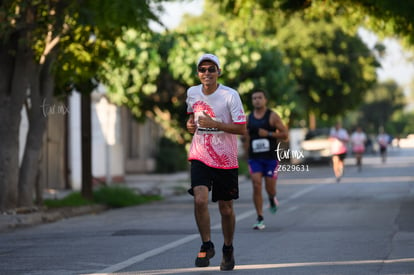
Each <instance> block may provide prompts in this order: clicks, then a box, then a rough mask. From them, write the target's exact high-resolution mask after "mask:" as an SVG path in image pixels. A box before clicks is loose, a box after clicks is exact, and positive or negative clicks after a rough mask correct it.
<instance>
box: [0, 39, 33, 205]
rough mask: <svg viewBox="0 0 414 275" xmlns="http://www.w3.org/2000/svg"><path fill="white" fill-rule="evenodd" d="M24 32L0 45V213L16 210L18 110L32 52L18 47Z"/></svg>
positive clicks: (24, 88) (27, 81) (21, 45)
mask: <svg viewBox="0 0 414 275" xmlns="http://www.w3.org/2000/svg"><path fill="white" fill-rule="evenodd" d="M22 37H25V34H24V32H20V33H15V34H13V35H12V36H11V37H10V39H9V40H8V41H7V42H6V43H0V76H1V77H0V118H1V121H2V123H0V141H1V146H0V209H1V210H2V211H4V210H6V209H11V208H15V207H16V206H17V184H18V178H19V129H20V120H21V109H22V106H23V103H24V100H25V97H26V91H27V87H28V85H29V78H28V76H29V75H30V69H29V64H28V62H30V61H31V59H32V55H31V51H29V50H27V48H25V45H24V43H18V41H20V39H21V38H22Z"/></svg>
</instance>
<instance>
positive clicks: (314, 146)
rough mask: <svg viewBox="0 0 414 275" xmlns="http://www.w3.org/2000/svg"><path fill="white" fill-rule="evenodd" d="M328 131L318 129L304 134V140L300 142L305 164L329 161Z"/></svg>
mask: <svg viewBox="0 0 414 275" xmlns="http://www.w3.org/2000/svg"><path fill="white" fill-rule="evenodd" d="M329 131H330V130H329V128H320V129H315V130H310V131H308V132H307V133H306V135H305V139H304V140H303V141H302V142H301V150H302V152H303V160H304V161H305V162H306V161H307V162H309V161H321V162H322V161H330V160H331V141H330V139H329Z"/></svg>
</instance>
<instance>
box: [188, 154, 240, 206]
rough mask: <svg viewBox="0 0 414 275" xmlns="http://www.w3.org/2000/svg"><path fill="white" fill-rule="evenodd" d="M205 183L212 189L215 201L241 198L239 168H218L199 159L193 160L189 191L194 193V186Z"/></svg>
mask: <svg viewBox="0 0 414 275" xmlns="http://www.w3.org/2000/svg"><path fill="white" fill-rule="evenodd" d="M200 185H204V186H207V187H208V190H209V191H212V198H211V200H212V201H213V202H216V201H219V200H222V201H231V200H236V199H238V198H239V170H238V169H237V168H235V169H218V168H213V167H210V166H207V165H205V164H204V163H203V162H201V161H198V160H192V161H191V188H190V189H189V190H188V193H190V194H191V195H194V193H193V187H195V186H200Z"/></svg>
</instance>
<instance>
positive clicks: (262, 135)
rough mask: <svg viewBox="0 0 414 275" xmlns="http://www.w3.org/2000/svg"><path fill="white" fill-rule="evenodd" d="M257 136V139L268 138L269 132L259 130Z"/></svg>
mask: <svg viewBox="0 0 414 275" xmlns="http://www.w3.org/2000/svg"><path fill="white" fill-rule="evenodd" d="M258 134H259V137H268V136H269V131H268V130H266V129H263V128H259V131H258Z"/></svg>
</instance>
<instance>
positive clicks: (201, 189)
mask: <svg viewBox="0 0 414 275" xmlns="http://www.w3.org/2000/svg"><path fill="white" fill-rule="evenodd" d="M193 192H194V215H195V219H196V222H197V227H198V231H199V233H200V237H201V240H202V242H203V244H202V245H201V248H200V252H199V253H198V255H197V258H196V260H195V265H196V266H198V267H206V266H209V265H210V259H211V258H212V257H214V254H215V250H214V244H213V243H212V242H211V234H210V213H209V211H208V195H209V191H208V188H207V186H195V187H193Z"/></svg>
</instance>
